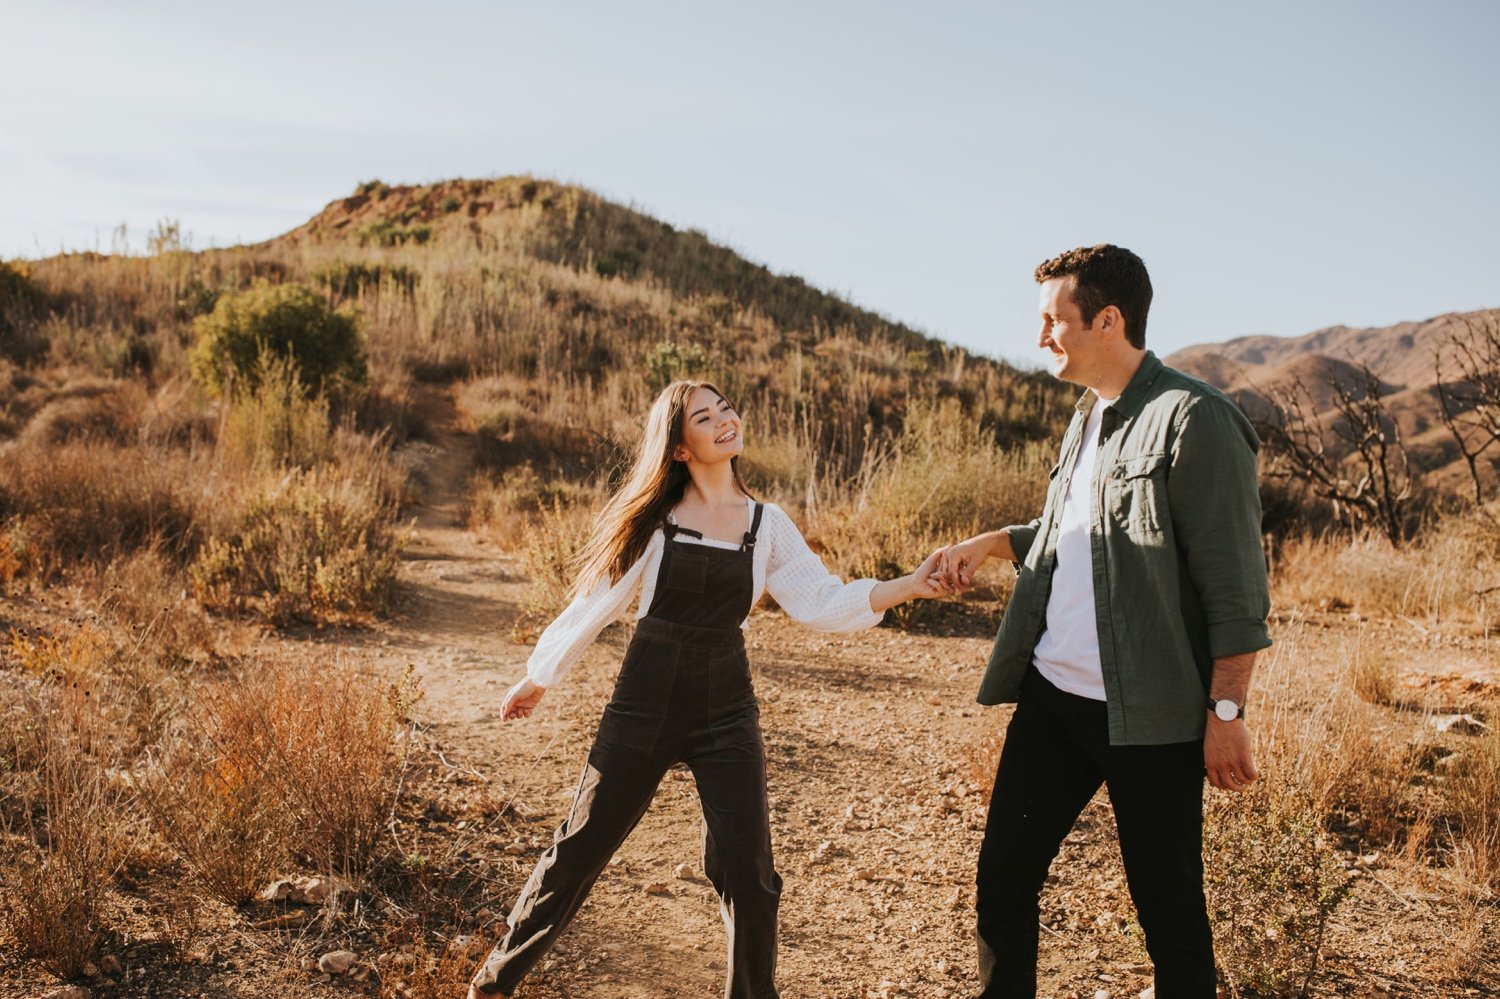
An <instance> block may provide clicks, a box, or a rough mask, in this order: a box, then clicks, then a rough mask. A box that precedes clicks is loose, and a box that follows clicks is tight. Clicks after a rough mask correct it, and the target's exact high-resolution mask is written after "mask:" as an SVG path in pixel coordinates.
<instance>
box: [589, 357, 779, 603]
mask: <svg viewBox="0 0 1500 999" xmlns="http://www.w3.org/2000/svg"><path fill="white" fill-rule="evenodd" d="M700 388H706V389H708V390H709V391H710V392H712V393H713V394H714V395H716V396H718V397H719V398H720V399H723V398H724V393H723V392H720V391H719V390H718V389H717V388H716V387H714V386H713V385H710V384H709V383H708V382H697V381H679V382H673V383H672V384H670V385H668V386H667V387H666V388H664V389H662V390H661V394H660V395H658V396H657V397H656V401H655V402H654V403H652V404H651V412H649V413H648V414H647V415H646V432H645V434H643V435H642V437H641V444H640V448H639V449H638V450H637V451H636V455H635V461H634V462H633V463H632V464H631V466H630V474H629V475H627V476H626V478H625V483H624V485H622V486H621V487H620V488H619V490H618V491H616V492H615V494H614V495H613V496H611V497H610V498H609V502H608V503H606V504H604V509H603V510H602V511H601V512H600V514H599V519H598V520H597V521H596V522H595V524H594V533H593V535H592V536H591V537H590V538H589V542H588V544H586V545H584V547H583V551H581V552H580V553H579V556H578V561H579V566H580V569H579V573H578V580H577V582H575V583H574V584H573V591H572V592H573V594H574V595H577V594H581V593H587V592H589V591H590V590H591V589H593V588H594V587H595V586H596V585H598V583H599V581H600V580H601V579H605V578H607V579H608V580H609V582H610V584H611V585H613V584H615V583H618V582H619V581H620V578H621V577H622V576H624V575H625V573H626V572H628V571H629V570H630V567H631V566H632V565H634V564H635V562H636V560H637V559H638V558H640V557H641V555H642V554H643V553H644V552H645V551H646V546H647V545H648V544H649V543H650V542H651V534H652V532H654V531H655V530H656V529H657V528H658V527H661V526H662V524H664V523H665V522H666V519H667V514H668V513H669V512H671V510H672V507H674V506H676V505H677V504H678V502H680V501H681V500H682V494H683V490H685V489H686V488H687V484H688V471H687V465H686V464H685V463H684V462H680V461H677V460H675V459H673V457H672V452H673V451H675V450H676V449H677V446H678V445H679V444H681V443H682V439H683V437H682V428H683V423H684V422H685V421H684V417H685V415H686V412H687V405H688V398H689V397H690V396H691V395H692V394H693V393H694V392H696V391H697V390H698V389H700ZM730 468H731V469H732V470H733V472H734V484H735V485H736V486H738V487H739V489H740V491H741V492H743V493H744V494H745V495H746V496H748V495H750V491H749V490H748V489H746V488H745V482H744V480H743V479H741V478H740V459H739V456H738V455H736V456H735V457H734V458H731V459H730Z"/></svg>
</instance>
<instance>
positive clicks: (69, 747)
mask: <svg viewBox="0 0 1500 999" xmlns="http://www.w3.org/2000/svg"><path fill="white" fill-rule="evenodd" d="M70 665H74V666H76V665H78V662H77V661H73V660H70ZM80 672H81V671H79V670H76V669H75V670H69V671H67V672H65V673H60V672H57V671H49V673H48V678H47V679H45V680H44V681H43V682H42V683H40V684H37V685H35V686H33V687H32V688H31V690H30V691H28V692H26V693H25V694H23V695H22V705H21V709H20V714H21V717H22V719H24V725H23V727H22V731H21V732H20V733H12V734H13V735H20V736H21V737H20V738H12V739H11V740H9V741H8V745H5V746H4V747H0V751H3V752H4V753H5V757H4V758H3V759H4V762H5V763H7V764H8V765H9V766H8V767H7V769H11V770H13V772H14V773H16V774H17V775H20V776H22V777H23V779H22V782H21V784H20V785H19V786H17V787H13V791H14V792H15V793H17V796H18V797H19V799H20V801H19V804H20V806H21V807H20V808H19V809H17V811H18V812H19V813H20V816H21V819H20V828H19V829H18V830H17V831H18V832H19V833H20V834H21V835H20V836H19V843H18V845H16V846H15V847H14V848H13V850H12V851H10V852H11V856H10V857H8V858H7V859H8V860H9V861H10V862H9V863H7V864H6V865H5V867H6V871H5V873H4V874H3V875H0V884H3V894H0V920H3V921H4V923H5V924H6V926H7V927H8V928H9V930H10V932H11V934H12V935H13V936H14V937H15V939H16V942H17V943H18V944H19V945H20V949H21V951H22V953H24V954H26V955H28V956H31V957H34V958H36V959H37V960H38V961H40V962H41V964H42V965H43V966H44V967H46V968H47V969H48V970H49V971H52V972H53V973H54V974H57V975H59V976H61V977H64V978H67V977H72V976H74V975H77V974H79V973H80V972H82V970H83V968H84V966H85V965H86V964H87V963H88V962H89V961H90V960H92V959H93V958H94V957H95V956H97V948H98V944H99V941H100V939H101V936H102V935H103V933H104V932H105V926H104V910H105V903H106V900H107V899H108V896H109V893H110V890H111V888H112V886H113V882H114V877H115V875H116V873H117V872H118V871H119V869H120V867H121V866H122V865H123V863H124V862H125V861H126V859H127V858H128V857H129V856H130V854H131V851H132V849H133V847H134V844H135V841H136V838H137V829H136V824H135V822H134V821H133V819H132V818H131V815H130V809H129V801H128V799H129V792H128V785H126V786H124V787H122V785H121V784H120V783H119V782H117V781H114V780H112V779H111V777H110V770H109V766H110V764H111V763H112V762H113V761H112V758H111V757H110V756H109V755H104V754H107V753H108V752H110V751H111V750H112V749H113V746H112V745H111V743H110V741H109V740H108V739H107V738H103V737H102V736H103V735H104V734H105V733H106V731H107V724H105V723H103V722H102V721H101V719H100V717H99V715H100V714H101V706H102V705H104V704H106V703H107V700H108V698H107V697H106V696H101V692H100V690H99V689H98V688H97V687H95V686H94V685H92V684H88V683H87V681H86V680H85V679H83V678H81V677H80V675H79V674H80ZM64 677H68V678H66V679H65V678H64Z"/></svg>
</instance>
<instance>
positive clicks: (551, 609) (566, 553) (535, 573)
mask: <svg viewBox="0 0 1500 999" xmlns="http://www.w3.org/2000/svg"><path fill="white" fill-rule="evenodd" d="M593 519H594V518H593V513H592V511H591V509H590V508H589V507H587V506H584V505H582V504H571V505H569V504H564V503H562V502H560V501H556V502H554V503H553V504H552V506H551V507H550V508H547V509H544V510H542V511H541V512H540V513H538V514H537V515H536V516H535V517H534V518H532V520H531V523H530V527H528V528H527V530H526V533H525V536H524V538H523V539H522V542H521V546H520V549H519V550H518V552H517V554H518V555H519V556H520V560H521V566H522V568H523V569H524V570H525V572H526V574H527V576H528V577H530V585H529V586H528V587H527V589H526V596H525V597H524V598H523V600H522V604H521V606H522V610H523V611H525V615H526V617H525V618H523V621H522V622H521V624H522V626H523V627H524V626H525V623H526V620H528V619H529V621H530V622H531V623H533V624H534V623H537V622H540V621H544V620H545V619H549V618H551V617H553V616H555V615H556V614H557V613H558V612H559V611H561V610H562V608H563V607H564V606H565V605H566V603H567V599H568V591H569V589H570V588H571V587H572V585H573V582H574V580H575V579H576V578H577V576H578V553H579V552H580V551H582V549H583V546H584V543H585V542H587V541H588V536H589V532H590V531H591V530H593Z"/></svg>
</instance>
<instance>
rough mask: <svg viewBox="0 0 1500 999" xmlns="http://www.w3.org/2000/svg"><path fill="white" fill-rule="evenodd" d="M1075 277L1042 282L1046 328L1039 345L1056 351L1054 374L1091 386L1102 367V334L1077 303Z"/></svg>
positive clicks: (1044, 323) (1040, 335) (1043, 322)
mask: <svg viewBox="0 0 1500 999" xmlns="http://www.w3.org/2000/svg"><path fill="white" fill-rule="evenodd" d="M1073 281H1074V279H1073V277H1072V276H1071V275H1070V276H1068V277H1060V278H1050V279H1048V280H1046V281H1043V282H1042V298H1041V305H1040V308H1039V311H1040V312H1041V315H1042V329H1041V332H1040V333H1039V334H1038V335H1037V341H1036V342H1037V346H1038V347H1041V348H1042V349H1043V350H1048V351H1051V352H1052V373H1053V374H1054V375H1056V376H1057V377H1058V378H1061V379H1062V380H1063V381H1065V382H1072V383H1073V384H1075V385H1088V384H1090V378H1091V376H1092V375H1093V374H1094V371H1095V369H1096V368H1097V367H1098V366H1099V362H1100V357H1099V347H1100V344H1099V333H1098V332H1097V331H1096V330H1095V329H1094V325H1097V324H1098V322H1099V320H1100V318H1101V317H1102V316H1103V313H1102V312H1101V313H1100V314H1099V315H1098V316H1095V317H1094V323H1093V324H1090V325H1085V324H1084V322H1083V314H1082V313H1080V312H1079V311H1078V306H1077V305H1075V304H1074V302H1073Z"/></svg>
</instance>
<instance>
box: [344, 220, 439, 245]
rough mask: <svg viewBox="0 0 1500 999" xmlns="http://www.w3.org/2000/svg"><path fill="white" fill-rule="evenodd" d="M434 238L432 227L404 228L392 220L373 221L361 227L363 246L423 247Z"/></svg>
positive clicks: (361, 242)
mask: <svg viewBox="0 0 1500 999" xmlns="http://www.w3.org/2000/svg"><path fill="white" fill-rule="evenodd" d="M431 238H432V226H430V225H413V226H403V225H399V224H397V223H396V222H395V221H393V220H391V219H372V220H370V221H369V222H366V223H365V224H364V225H362V226H360V227H359V241H360V244H361V245H363V246H369V245H371V244H374V245H375V246H402V245H404V244H406V243H416V244H417V245H419V246H420V245H421V244H423V243H425V242H427V241H428V240H429V239H431Z"/></svg>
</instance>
